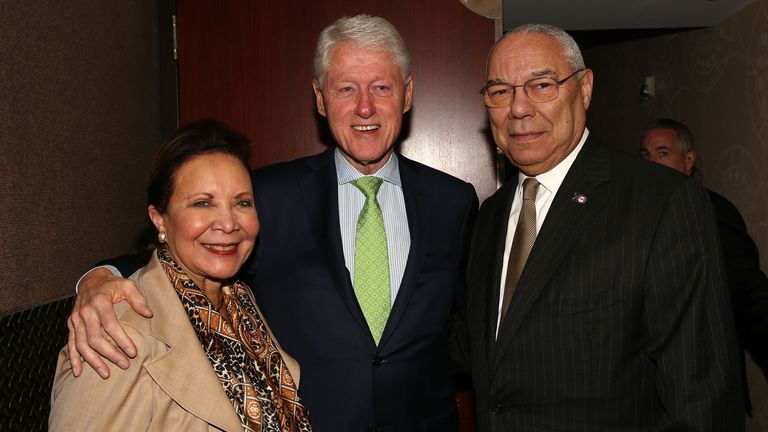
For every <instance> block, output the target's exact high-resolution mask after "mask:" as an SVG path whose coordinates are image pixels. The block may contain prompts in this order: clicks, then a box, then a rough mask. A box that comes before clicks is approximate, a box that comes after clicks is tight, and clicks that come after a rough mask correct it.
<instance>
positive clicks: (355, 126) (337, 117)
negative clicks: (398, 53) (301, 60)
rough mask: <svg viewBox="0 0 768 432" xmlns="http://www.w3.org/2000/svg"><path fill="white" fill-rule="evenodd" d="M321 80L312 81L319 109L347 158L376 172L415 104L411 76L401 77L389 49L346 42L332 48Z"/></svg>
mask: <svg viewBox="0 0 768 432" xmlns="http://www.w3.org/2000/svg"><path fill="white" fill-rule="evenodd" d="M321 80H322V82H321V83H318V82H314V83H313V87H314V89H315V97H316V102H317V111H318V112H319V113H320V114H322V115H323V116H325V117H326V118H327V119H328V125H329V126H330V129H331V133H332V134H333V137H334V138H335V139H336V143H337V144H338V146H339V148H340V149H341V152H342V153H343V154H344V157H345V158H346V159H347V160H348V161H349V162H350V163H351V164H352V165H353V166H354V167H355V168H357V170H358V171H360V172H361V173H363V174H372V173H374V172H376V171H378V170H379V169H380V168H381V167H382V166H384V165H385V164H386V163H387V161H388V160H389V156H390V155H391V154H392V152H393V151H394V150H393V149H394V145H395V141H396V140H397V136H398V135H399V134H400V128H401V126H402V124H403V114H404V113H406V112H407V111H408V110H409V109H411V97H412V95H413V80H412V79H411V78H410V77H407V78H406V79H405V80H403V75H402V73H401V71H400V69H399V68H398V67H397V65H395V63H394V61H393V60H392V56H391V55H390V54H389V53H388V52H387V51H384V50H372V49H370V48H367V49H366V48H360V47H358V46H356V45H353V44H351V43H345V42H342V43H340V44H338V45H337V46H336V47H335V48H334V49H333V53H332V55H331V62H330V67H329V68H328V72H326V74H325V75H324V76H323V77H322V78H321Z"/></svg>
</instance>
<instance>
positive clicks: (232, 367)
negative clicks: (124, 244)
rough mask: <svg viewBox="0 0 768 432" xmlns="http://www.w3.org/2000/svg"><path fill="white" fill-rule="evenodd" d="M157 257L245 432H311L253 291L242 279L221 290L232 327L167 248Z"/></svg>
mask: <svg viewBox="0 0 768 432" xmlns="http://www.w3.org/2000/svg"><path fill="white" fill-rule="evenodd" d="M157 256H158V258H159V259H160V262H161V263H162V264H163V268H164V269H165V273H166V275H167V276H168V278H169V279H170V280H171V283H172V284H173V286H174V288H175V289H176V293H177V294H178V295H179V298H180V299H181V303H182V304H183V305H184V309H186V311H187V315H188V316H189V320H190V322H191V323H192V327H193V328H194V329H195V332H196V333H197V337H198V339H200V343H202V345H203V349H204V350H205V353H206V355H207V356H208V360H209V361H210V362H211V366H213V369H214V370H215V371H216V374H217V375H218V376H219V381H221V385H222V386H223V387H224V392H225V393H226V394H227V396H228V397H229V400H230V401H232V405H233V406H234V407H235V411H237V415H238V417H239V418H240V423H241V424H242V425H243V428H244V430H245V431H248V432H278V431H279V432H311V430H312V427H311V426H310V424H309V418H308V416H307V413H306V410H305V409H304V406H303V405H302V403H301V399H300V398H299V395H298V392H297V389H296V384H295V383H294V381H293V378H292V377H291V373H290V372H289V371H288V368H287V367H286V365H285V362H284V361H283V357H282V356H281V355H280V351H278V350H277V347H276V346H275V342H274V340H272V338H271V337H270V335H269V332H267V327H266V326H265V325H264V321H263V320H262V318H261V316H260V315H259V312H258V311H257V310H256V307H255V306H254V304H253V302H252V301H251V298H250V296H249V295H248V290H249V288H248V287H247V286H246V285H245V284H243V283H242V282H239V281H238V282H236V283H234V284H233V285H232V286H231V287H223V288H222V291H223V293H224V305H225V306H226V314H227V316H228V317H229V320H230V322H231V323H232V325H231V326H230V324H229V323H227V321H226V320H225V319H224V317H222V315H221V314H220V313H219V312H218V311H217V310H216V308H215V307H213V305H212V304H211V302H210V301H209V300H208V298H207V297H206V296H205V294H203V292H202V290H200V288H198V286H197V285H196V284H195V283H194V282H193V281H192V279H190V278H189V276H187V275H186V274H185V273H184V271H183V270H182V269H181V267H179V265H178V264H177V263H176V262H175V261H174V260H173V258H172V257H171V256H170V254H169V253H168V250H167V249H166V248H165V247H161V248H159V249H158V250H157Z"/></svg>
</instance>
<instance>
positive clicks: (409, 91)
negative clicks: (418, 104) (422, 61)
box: [403, 75, 413, 114]
mask: <svg viewBox="0 0 768 432" xmlns="http://www.w3.org/2000/svg"><path fill="white" fill-rule="evenodd" d="M412 102H413V76H410V75H409V76H408V78H406V79H405V101H404V102H403V114H405V113H407V112H408V111H410V109H411V103H412Z"/></svg>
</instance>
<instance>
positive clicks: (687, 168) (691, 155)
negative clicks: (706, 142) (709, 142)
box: [685, 150, 696, 175]
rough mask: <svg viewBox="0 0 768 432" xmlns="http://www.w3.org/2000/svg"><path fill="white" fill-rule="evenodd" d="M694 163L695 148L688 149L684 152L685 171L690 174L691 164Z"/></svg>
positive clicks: (691, 170)
mask: <svg viewBox="0 0 768 432" xmlns="http://www.w3.org/2000/svg"><path fill="white" fill-rule="evenodd" d="M694 164H696V150H690V151H688V153H686V154H685V173H686V174H687V175H691V173H692V172H693V165H694Z"/></svg>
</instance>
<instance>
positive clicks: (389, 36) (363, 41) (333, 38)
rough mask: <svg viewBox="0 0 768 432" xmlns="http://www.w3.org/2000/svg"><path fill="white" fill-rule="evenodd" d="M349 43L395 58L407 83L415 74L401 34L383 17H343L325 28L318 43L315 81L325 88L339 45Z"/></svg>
mask: <svg viewBox="0 0 768 432" xmlns="http://www.w3.org/2000/svg"><path fill="white" fill-rule="evenodd" d="M342 42H349V43H351V44H353V45H355V46H357V47H360V48H365V49H372V50H375V51H386V52H388V53H389V54H390V55H391V56H392V60H393V61H394V63H395V65H396V66H397V67H398V68H399V69H400V72H401V73H402V74H403V80H405V79H406V78H407V77H408V76H409V75H410V74H411V58H410V56H409V55H408V50H407V49H406V48H405V43H404V42H403V38H402V36H400V32H398V31H397V29H396V28H395V26H393V25H392V24H390V22H389V21H387V20H385V19H384V18H382V17H372V16H370V15H365V14H360V15H355V16H353V17H348V16H345V17H341V18H339V19H337V20H336V21H334V22H333V24H331V25H329V26H328V27H326V28H324V29H323V31H322V32H320V36H319V37H318V39H317V48H316V49H315V80H316V81H317V83H318V86H320V87H322V86H323V82H322V78H323V75H325V73H326V72H328V68H329V67H330V63H331V54H332V53H333V50H334V48H336V45H338V44H340V43H342Z"/></svg>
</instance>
